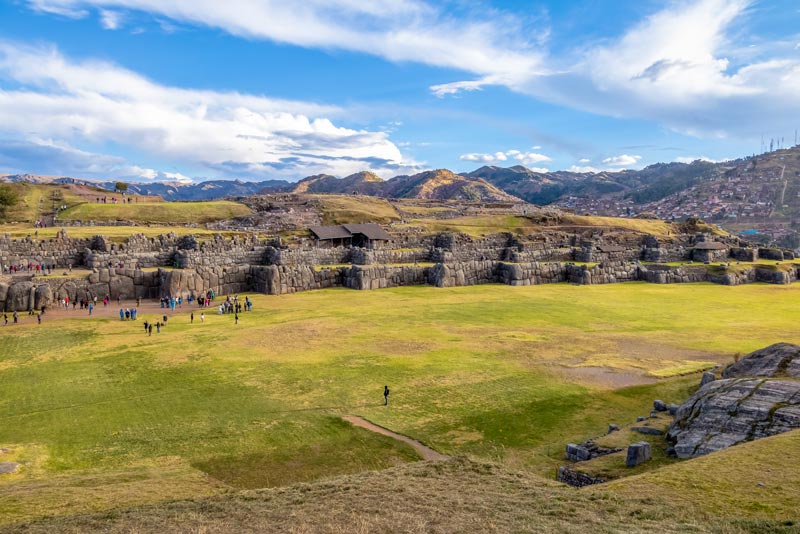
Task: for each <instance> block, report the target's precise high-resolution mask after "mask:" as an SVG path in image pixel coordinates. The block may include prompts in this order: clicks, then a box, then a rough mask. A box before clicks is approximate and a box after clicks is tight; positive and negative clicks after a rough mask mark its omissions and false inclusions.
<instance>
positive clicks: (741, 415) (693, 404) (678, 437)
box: [667, 378, 800, 458]
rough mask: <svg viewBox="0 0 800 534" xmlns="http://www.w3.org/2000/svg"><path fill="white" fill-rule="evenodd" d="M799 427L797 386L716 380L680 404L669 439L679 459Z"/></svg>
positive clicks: (788, 382)
mask: <svg viewBox="0 0 800 534" xmlns="http://www.w3.org/2000/svg"><path fill="white" fill-rule="evenodd" d="M795 428H800V382H796V381H793V380H772V379H768V378H730V379H723V380H716V381H714V382H711V383H710V384H706V385H705V386H703V387H702V388H700V389H699V390H698V391H697V392H696V393H695V394H694V395H693V396H692V397H691V398H689V400H688V401H686V402H685V403H684V404H683V405H681V407H680V409H678V413H677V414H676V415H675V421H674V422H673V423H672V425H671V426H670V428H669V431H668V433H667V438H668V440H669V441H670V442H671V443H674V447H675V452H676V454H677V455H678V457H680V458H692V457H695V456H701V455H703V454H708V453H709V452H714V451H718V450H720V449H724V448H727V447H730V446H731V445H736V444H738V443H742V442H745V441H751V440H754V439H759V438H764V437H767V436H773V435H775V434H780V433H782V432H788V431H789V430H793V429H795Z"/></svg>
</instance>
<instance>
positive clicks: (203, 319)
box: [200, 313, 206, 323]
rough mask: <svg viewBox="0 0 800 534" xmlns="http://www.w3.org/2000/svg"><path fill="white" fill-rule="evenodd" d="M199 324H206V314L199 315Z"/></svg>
mask: <svg viewBox="0 0 800 534" xmlns="http://www.w3.org/2000/svg"><path fill="white" fill-rule="evenodd" d="M200 322H201V323H204V322H206V314H205V313H201V314H200Z"/></svg>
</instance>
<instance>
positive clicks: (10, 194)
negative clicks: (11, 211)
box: [0, 185, 19, 217]
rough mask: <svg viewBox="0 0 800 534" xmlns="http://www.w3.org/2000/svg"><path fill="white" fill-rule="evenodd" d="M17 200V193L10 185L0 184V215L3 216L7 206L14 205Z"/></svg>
mask: <svg viewBox="0 0 800 534" xmlns="http://www.w3.org/2000/svg"><path fill="white" fill-rule="evenodd" d="M18 201H19V195H17V192H16V191H14V190H13V189H12V188H11V186H9V185H3V186H0V217H5V216H6V211H7V210H8V208H10V207H12V206H14V205H15V204H16V203H17V202H18Z"/></svg>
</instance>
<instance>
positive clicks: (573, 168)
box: [567, 165, 601, 174]
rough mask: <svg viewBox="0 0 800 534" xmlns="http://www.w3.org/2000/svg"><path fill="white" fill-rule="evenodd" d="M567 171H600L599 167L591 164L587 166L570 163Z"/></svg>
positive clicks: (582, 172) (583, 172)
mask: <svg viewBox="0 0 800 534" xmlns="http://www.w3.org/2000/svg"><path fill="white" fill-rule="evenodd" d="M567 171H568V172H577V173H581V174H585V173H598V172H601V171H600V169H597V168H595V167H591V166H588V165H586V166H582V165H572V166H571V167H570V168H569V169H567Z"/></svg>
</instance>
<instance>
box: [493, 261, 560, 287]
mask: <svg viewBox="0 0 800 534" xmlns="http://www.w3.org/2000/svg"><path fill="white" fill-rule="evenodd" d="M567 276H568V275H567V267H566V265H565V264H563V263H538V262H533V263H522V264H519V263H501V264H500V265H499V266H498V270H497V279H498V280H497V281H498V282H501V283H503V284H506V285H510V286H532V285H539V284H555V283H558V282H566V281H567Z"/></svg>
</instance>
